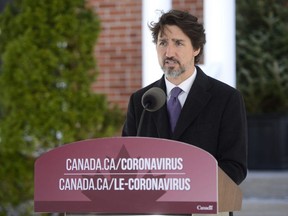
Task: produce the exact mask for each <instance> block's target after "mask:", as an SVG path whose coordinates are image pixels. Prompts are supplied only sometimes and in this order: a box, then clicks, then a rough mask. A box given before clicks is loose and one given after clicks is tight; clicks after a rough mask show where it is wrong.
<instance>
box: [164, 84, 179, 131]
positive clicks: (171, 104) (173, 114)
mask: <svg viewBox="0 0 288 216" xmlns="http://www.w3.org/2000/svg"><path fill="white" fill-rule="evenodd" d="M181 92H182V89H181V88H179V87H175V88H173V89H172V91H171V97H170V99H169V101H168V102H167V108H168V113H169V118H170V125H171V129H172V132H174V128H175V126H176V123H177V120H178V118H179V115H180V112H181V104H180V101H179V99H178V95H179V94H180V93H181Z"/></svg>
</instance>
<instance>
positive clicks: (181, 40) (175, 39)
mask: <svg viewBox="0 0 288 216" xmlns="http://www.w3.org/2000/svg"><path fill="white" fill-rule="evenodd" d="M158 41H168V39H167V38H159V39H158ZM172 41H173V42H176V41H177V42H185V40H184V39H177V38H173V39H172Z"/></svg>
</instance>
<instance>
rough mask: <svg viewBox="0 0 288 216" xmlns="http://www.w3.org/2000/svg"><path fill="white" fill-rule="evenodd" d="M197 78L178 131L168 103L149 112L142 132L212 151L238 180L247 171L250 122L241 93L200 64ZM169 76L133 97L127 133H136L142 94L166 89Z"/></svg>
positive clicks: (127, 122) (129, 134) (127, 120)
mask: <svg viewBox="0 0 288 216" xmlns="http://www.w3.org/2000/svg"><path fill="white" fill-rule="evenodd" d="M196 68H197V76H196V79H195V81H194V83H193V85H192V87H191V89H190V92H189V93H188V96H187V99H186V101H185V104H184V105H183V107H182V110H181V114H180V116H179V119H178V122H177V125H176V127H175V130H174V133H172V132H171V129H170V123H169V117H168V111H167V107H166V104H165V105H164V106H163V107H162V108H160V109H159V110H157V111H155V112H146V113H145V116H144V119H143V123H142V127H141V131H140V136H144V137H156V138H164V139H172V140H177V141H181V142H185V143H189V144H192V145H194V146H197V147H200V148H202V149H204V150H206V151H208V152H209V153H210V154H212V155H213V156H214V157H215V158H216V159H217V161H218V165H219V166H220V167H221V168H222V169H223V170H224V172H226V173H227V175H228V176H229V177H230V178H231V179H232V180H233V181H234V182H235V183H237V184H240V183H241V182H242V181H243V180H244V179H245V177H246V175H247V122H246V112H245V106H244V102H243V98H242V96H241V95H240V93H239V92H238V91H237V90H236V89H234V88H232V87H230V86H228V85H227V84H224V83H222V82H220V81H218V80H216V79H213V78H211V77H209V76H207V75H206V74H205V73H204V72H203V71H202V70H201V69H200V68H199V67H197V66H196ZM164 79H165V77H164V76H162V78H161V79H159V80H158V81H156V82H154V83H152V84H150V85H149V86H147V87H144V88H143V89H140V90H138V91H137V92H135V93H133V94H132V95H131V97H130V101H129V105H128V111H127V116H126V121H125V124H124V127H123V131H122V135H123V136H136V135H137V129H138V126H139V121H140V117H141V114H142V111H143V106H142V104H141V98H142V96H143V94H144V93H145V92H146V91H147V90H148V89H150V88H152V87H160V88H162V89H163V90H164V92H166V86H165V80H164Z"/></svg>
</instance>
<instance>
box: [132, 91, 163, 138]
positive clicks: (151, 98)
mask: <svg viewBox="0 0 288 216" xmlns="http://www.w3.org/2000/svg"><path fill="white" fill-rule="evenodd" d="M165 102H166V94H165V92H164V91H163V90H162V89H161V88H159V87H153V88H150V89H149V90H148V91H146V92H145V93H144V94H143V96H142V100H141V103H142V106H143V107H144V109H143V111H142V114H141V118H140V122H139V126H138V130H137V136H139V135H140V131H141V128H142V122H143V119H144V115H145V112H146V110H147V111H149V112H155V111H157V110H159V109H160V108H161V107H162V106H163V105H164V104H165Z"/></svg>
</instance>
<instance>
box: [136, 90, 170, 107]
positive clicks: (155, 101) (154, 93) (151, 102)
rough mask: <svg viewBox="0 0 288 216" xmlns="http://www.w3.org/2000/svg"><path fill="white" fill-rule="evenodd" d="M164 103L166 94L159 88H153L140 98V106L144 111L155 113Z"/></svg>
mask: <svg viewBox="0 0 288 216" xmlns="http://www.w3.org/2000/svg"><path fill="white" fill-rule="evenodd" d="M165 101H166V94H165V93H164V91H163V90H162V89H161V88H158V87H153V88H151V89H149V90H148V91H146V92H145V93H144V94H143V96H142V101H141V102H142V106H143V107H144V110H148V111H149V112H155V111H157V110H159V109H160V108H161V107H162V106H163V105H164V104H165Z"/></svg>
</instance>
